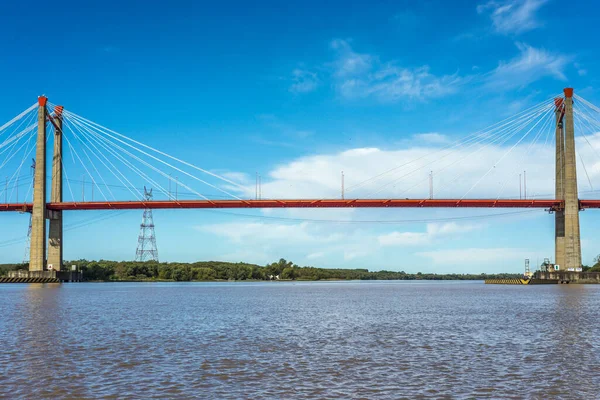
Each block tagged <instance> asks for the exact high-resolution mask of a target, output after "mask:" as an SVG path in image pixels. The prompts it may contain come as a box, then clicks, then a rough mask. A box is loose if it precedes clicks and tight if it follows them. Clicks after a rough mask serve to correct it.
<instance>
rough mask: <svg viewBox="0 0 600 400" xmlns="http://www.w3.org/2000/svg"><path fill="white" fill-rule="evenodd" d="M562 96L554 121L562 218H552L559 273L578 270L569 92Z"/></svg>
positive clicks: (557, 188)
mask: <svg viewBox="0 0 600 400" xmlns="http://www.w3.org/2000/svg"><path fill="white" fill-rule="evenodd" d="M564 93H565V99H564V106H563V108H564V111H560V112H559V110H558V109H559V108H561V107H558V104H557V118H556V122H557V128H556V133H557V136H556V140H557V144H556V158H557V160H556V166H557V173H556V177H557V182H556V195H557V196H562V198H564V204H565V207H564V212H563V213H562V216H561V213H558V214H557V215H556V254H555V255H556V263H557V264H559V265H560V270H562V271H564V270H567V269H570V268H579V267H581V238H580V233H579V197H578V193H577V168H576V159H575V127H574V122H573V89H572V88H566V89H565V90H564ZM563 112H564V121H562V118H561V116H560V114H562V113H563ZM563 140H564V144H563ZM561 146H564V147H563V148H564V151H563V150H562V149H561ZM559 175H561V176H559ZM561 192H562V193H561ZM557 198H558V197H557ZM561 235H562V236H561ZM561 260H562V261H561Z"/></svg>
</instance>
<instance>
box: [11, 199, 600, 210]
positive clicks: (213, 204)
mask: <svg viewBox="0 0 600 400" xmlns="http://www.w3.org/2000/svg"><path fill="white" fill-rule="evenodd" d="M383 207H392V208H436V207H438V208H545V209H553V210H558V209H561V208H562V207H563V201H562V200H491V199H490V200H488V199H463V200H461V199H354V200H352V199H348V200H341V199H320V200H319V199H313V200H178V201H176V200H171V201H162V200H159V201H112V202H108V201H86V202H62V203H48V204H47V208H48V209H49V210H65V211H72V210H136V209H143V208H152V209H172V208H190V209H193V208H198V209H207V208H383ZM580 207H581V208H582V209H586V208H600V200H580ZM31 208H32V204H31V203H13V204H0V211H23V212H28V211H31Z"/></svg>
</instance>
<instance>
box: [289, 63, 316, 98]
mask: <svg viewBox="0 0 600 400" xmlns="http://www.w3.org/2000/svg"><path fill="white" fill-rule="evenodd" d="M318 87H319V78H318V76H317V73H316V72H311V71H309V70H306V69H301V68H296V69H294V70H293V71H292V84H291V86H290V92H292V93H310V92H313V91H315V90H316V89H317V88H318Z"/></svg>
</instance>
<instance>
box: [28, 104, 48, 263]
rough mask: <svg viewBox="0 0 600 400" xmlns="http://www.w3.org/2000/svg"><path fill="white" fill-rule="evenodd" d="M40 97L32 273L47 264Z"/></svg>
mask: <svg viewBox="0 0 600 400" xmlns="http://www.w3.org/2000/svg"><path fill="white" fill-rule="evenodd" d="M47 101H48V99H47V98H46V97H44V96H40V97H38V104H39V107H38V133H37V141H36V151H35V157H36V168H35V185H34V187H33V209H32V212H31V253H30V257H29V270H30V271H44V270H45V267H44V266H45V264H46V117H47V111H46V102H47Z"/></svg>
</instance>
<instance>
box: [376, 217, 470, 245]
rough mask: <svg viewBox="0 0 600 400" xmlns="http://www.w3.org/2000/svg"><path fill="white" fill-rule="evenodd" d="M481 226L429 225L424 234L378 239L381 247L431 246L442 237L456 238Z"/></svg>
mask: <svg viewBox="0 0 600 400" xmlns="http://www.w3.org/2000/svg"><path fill="white" fill-rule="evenodd" d="M481 227H482V226H481V225H472V224H462V225H461V224H458V223H456V222H448V223H442V224H440V223H429V224H427V225H426V231H425V232H390V233H387V234H384V235H380V236H379V237H378V241H379V244H380V245H381V246H422V245H428V244H431V243H432V242H433V241H434V240H436V239H439V238H441V237H444V236H456V235H458V234H460V233H466V232H471V231H473V230H475V229H480V228H481Z"/></svg>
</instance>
